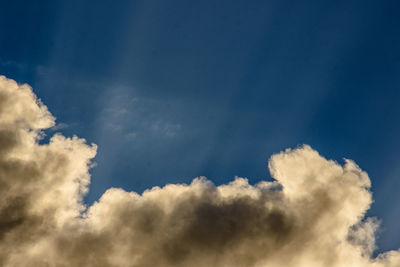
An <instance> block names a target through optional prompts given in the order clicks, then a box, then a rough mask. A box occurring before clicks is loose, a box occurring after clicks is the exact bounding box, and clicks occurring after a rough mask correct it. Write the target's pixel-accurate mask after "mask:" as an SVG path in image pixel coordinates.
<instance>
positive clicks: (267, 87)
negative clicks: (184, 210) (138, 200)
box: [0, 0, 400, 250]
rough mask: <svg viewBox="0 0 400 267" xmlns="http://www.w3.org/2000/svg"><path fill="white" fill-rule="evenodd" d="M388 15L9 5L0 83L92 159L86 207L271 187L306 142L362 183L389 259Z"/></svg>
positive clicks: (394, 232) (185, 6)
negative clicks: (24, 97) (189, 186)
mask: <svg viewBox="0 0 400 267" xmlns="http://www.w3.org/2000/svg"><path fill="white" fill-rule="evenodd" d="M397 3H398V1H376V0H374V1H368V0H360V1H351V0H348V1H329V2H328V1H317V0H315V1H150V0H147V1H115V0H114V1H4V0H3V1H1V6H2V7H1V9H0V29H1V35H0V73H1V74H3V75H6V76H8V77H9V78H12V79H15V80H17V81H18V82H20V83H23V82H24V83H29V84H30V85H31V86H32V87H33V88H34V90H35V92H36V94H37V95H38V96H39V97H40V98H41V99H42V101H43V102H44V103H45V104H46V105H47V106H48V107H49V109H50V111H51V112H52V113H53V114H54V115H55V116H56V117H57V121H58V123H62V124H61V126H62V125H64V126H65V125H67V126H68V127H66V128H63V129H60V130H59V131H61V132H63V133H64V134H65V135H67V136H72V135H73V134H77V135H78V136H80V137H84V138H86V139H87V140H88V142H94V143H97V144H98V145H99V151H98V156H97V158H96V162H97V163H98V166H97V167H96V168H95V169H93V171H92V174H93V182H92V184H91V192H90V194H89V195H88V197H87V199H86V200H87V201H88V202H92V201H94V200H96V199H97V198H98V197H99V196H100V195H101V194H102V193H103V192H104V190H106V189H107V188H109V187H111V186H114V187H123V188H124V189H126V190H134V191H138V192H141V191H143V190H144V189H146V188H149V187H151V186H154V185H164V184H166V183H177V182H190V181H191V180H192V178H194V177H196V176H200V175H204V176H207V177H208V178H209V179H211V180H213V181H214V182H215V183H217V184H220V183H224V182H227V181H230V180H232V179H233V178H234V176H235V175H237V176H244V177H248V178H249V180H250V181H251V182H252V183H255V182H257V181H259V180H262V179H270V178H269V174H268V172H267V159H268V157H269V156H270V155H271V154H272V153H275V152H279V151H280V150H283V149H285V148H287V147H295V146H297V145H299V144H303V143H307V144H309V145H311V146H312V147H313V148H315V149H317V150H318V151H319V152H320V153H321V154H322V155H324V156H325V157H327V158H332V159H335V160H337V161H339V162H341V163H342V158H343V157H345V158H350V159H353V160H355V161H356V162H357V163H358V164H359V165H360V167H361V168H362V169H364V170H366V171H367V172H368V173H369V175H370V177H371V179H372V183H373V188H372V190H373V192H374V198H375V203H374V204H373V206H372V209H371V211H370V212H369V213H370V214H369V215H373V216H378V217H379V218H381V219H382V220H383V228H382V229H383V231H382V232H381V235H380V239H379V241H378V244H379V246H380V247H381V249H383V250H385V249H392V248H397V247H400V234H399V233H400V194H399V193H398V192H399V189H400V165H399V159H400V157H399V154H400V152H399V149H400V138H398V137H399V134H400V121H399V115H400V105H399V101H400V76H399V71H400V49H399V47H400V19H399V13H400V10H399V9H400V4H397ZM61 128H62V127H61ZM49 134H52V132H51V131H50V132H49Z"/></svg>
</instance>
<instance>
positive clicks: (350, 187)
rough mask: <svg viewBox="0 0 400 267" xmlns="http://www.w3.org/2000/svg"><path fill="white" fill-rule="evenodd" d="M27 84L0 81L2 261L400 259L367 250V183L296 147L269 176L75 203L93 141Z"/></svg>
mask: <svg viewBox="0 0 400 267" xmlns="http://www.w3.org/2000/svg"><path fill="white" fill-rule="evenodd" d="M54 121H55V119H54V118H53V117H52V115H51V114H50V113H49V111H48V110H47V108H46V106H44V105H43V104H42V103H41V102H40V101H38V100H37V99H36V97H35V95H34V94H33V93H32V90H31V88H30V87H29V86H27V85H18V84H17V83H16V82H14V81H12V80H9V79H7V78H5V77H0V266H6V267H9V266H13V267H14V266H18V267H27V266H29V267H32V266H33V267H36V266H60V267H61V266H65V267H67V266H88V267H90V266H96V267H101V266H104V267H106V266H107V267H108V266H121V267H125V266H229V267H235V266H289V267H290V266H296V267H298V266H307V267H313V266H367V267H368V266H400V256H399V252H398V251H390V252H387V253H385V254H381V255H379V256H378V257H377V258H372V257H371V255H372V253H373V251H374V249H375V239H374V236H375V232H376V230H377V227H378V222H377V220H376V219H373V218H364V214H365V212H366V211H367V210H368V208H369V206H370V204H371V201H372V199H371V193H370V191H369V188H370V180H369V178H368V175H367V174H366V173H365V172H363V171H362V170H361V169H360V168H359V167H358V166H357V165H356V164H355V163H354V162H352V161H351V160H346V163H345V165H344V166H340V165H338V164H337V163H336V162H334V161H331V160H326V159H325V158H323V157H322V156H320V155H319V154H318V152H316V151H314V150H313V149H311V148H310V147H309V146H302V147H300V148H297V149H294V150H290V149H288V150H286V151H284V152H281V153H279V154H276V155H273V156H272V157H271V158H270V160H269V170H270V172H271V175H272V177H274V179H275V180H276V181H275V182H261V183H259V184H256V185H249V184H248V182H247V180H246V179H243V178H236V179H235V180H234V181H233V182H231V183H229V184H226V185H221V186H215V185H213V183H212V182H210V181H208V180H206V179H205V178H197V179H194V180H193V182H192V183H191V184H190V185H183V184H177V185H175V184H170V185H167V186H165V187H163V188H159V187H155V188H152V189H150V190H147V191H145V192H144V193H143V194H141V195H139V194H136V193H134V192H126V191H124V190H122V189H116V188H111V189H109V190H108V191H106V192H105V193H104V195H103V196H102V197H101V198H100V199H99V201H97V202H96V203H94V204H93V205H92V206H90V207H85V205H84V204H83V202H82V198H83V196H84V195H85V194H86V193H87V190H88V185H89V182H90V175H89V169H90V167H91V159H92V158H93V157H94V156H95V154H96V146H95V145H87V144H86V143H85V140H83V139H79V138H77V137H73V138H66V137H64V136H62V135H60V134H56V135H54V136H53V137H52V138H51V139H50V142H49V143H48V144H39V142H38V141H39V140H40V137H41V136H42V135H43V133H42V130H43V129H47V128H50V127H53V126H54Z"/></svg>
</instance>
